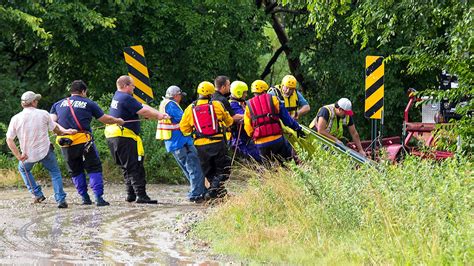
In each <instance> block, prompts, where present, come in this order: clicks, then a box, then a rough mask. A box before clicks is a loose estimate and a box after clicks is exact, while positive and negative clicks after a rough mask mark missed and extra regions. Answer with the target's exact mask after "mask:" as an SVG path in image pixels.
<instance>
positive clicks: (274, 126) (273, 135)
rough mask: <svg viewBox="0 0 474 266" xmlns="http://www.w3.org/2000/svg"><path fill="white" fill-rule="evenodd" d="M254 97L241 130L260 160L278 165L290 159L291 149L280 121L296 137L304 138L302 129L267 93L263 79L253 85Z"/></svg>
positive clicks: (266, 86)
mask: <svg viewBox="0 0 474 266" xmlns="http://www.w3.org/2000/svg"><path fill="white" fill-rule="evenodd" d="M251 88H252V92H253V93H254V94H255V96H254V97H253V98H252V99H250V100H248V101H247V106H246V107H245V115H244V127H245V131H246V132H247V134H248V135H249V136H252V137H253V139H254V140H255V144H256V145H257V148H258V149H259V151H260V154H261V156H262V157H263V158H265V159H267V160H272V159H273V158H274V157H276V159H277V160H278V161H279V162H280V163H283V162H284V161H288V160H291V159H292V158H293V154H294V153H293V148H292V147H291V145H290V144H289V143H288V141H287V140H286V139H285V137H284V136H283V130H282V127H281V125H280V119H281V121H282V122H283V124H284V125H286V126H288V127H290V128H291V129H293V130H295V131H296V133H297V135H298V137H305V134H304V132H303V129H302V128H301V126H300V125H299V124H298V122H296V121H295V120H294V119H293V118H292V117H291V116H290V114H289V113H288V111H287V110H286V109H285V108H284V105H283V103H281V102H280V101H278V99H277V97H276V96H273V95H270V94H268V93H267V90H268V84H267V83H266V82H265V81H263V80H256V81H254V82H253V83H252V86H251Z"/></svg>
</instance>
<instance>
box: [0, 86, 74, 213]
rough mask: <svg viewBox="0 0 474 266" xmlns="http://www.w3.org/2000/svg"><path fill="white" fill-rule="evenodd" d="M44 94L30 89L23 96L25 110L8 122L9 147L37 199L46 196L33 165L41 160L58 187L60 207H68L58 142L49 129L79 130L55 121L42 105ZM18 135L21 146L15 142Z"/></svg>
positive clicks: (60, 130) (55, 196)
mask: <svg viewBox="0 0 474 266" xmlns="http://www.w3.org/2000/svg"><path fill="white" fill-rule="evenodd" d="M40 99H41V95H40V94H36V93H34V92H32V91H27V92H25V93H23V95H22V96H21V107H23V111H21V112H20V113H18V114H16V115H14V116H13V117H12V119H11V121H10V124H9V125H8V130H7V134H6V137H7V138H6V142H7V145H8V148H10V150H11V152H12V153H13V155H15V157H16V158H17V159H18V170H19V171H20V174H21V177H22V178H23V181H24V182H25V185H26V187H27V189H28V191H30V193H31V194H33V196H34V199H33V202H34V203H40V202H43V201H44V200H46V197H45V196H44V194H43V192H42V191H41V186H40V185H38V184H37V183H36V181H35V178H34V176H33V174H32V173H31V169H32V168H33V166H34V165H35V164H37V163H41V164H42V165H43V167H44V168H45V169H47V170H48V172H49V175H50V176H51V181H52V185H53V190H54V199H55V200H56V202H57V203H58V208H67V207H68V204H67V202H66V193H65V192H64V189H63V178H62V176H61V170H60V169H59V166H58V161H57V160H56V155H55V154H54V146H53V145H51V142H50V140H49V134H48V132H49V131H54V132H55V133H56V134H58V135H64V134H75V133H77V131H76V130H75V129H67V130H66V129H64V128H63V127H61V126H60V125H58V124H57V123H55V122H54V121H53V120H52V119H51V117H50V116H49V113H48V112H47V111H45V110H41V109H38V108H37V107H38V102H39V100H40ZM15 138H18V142H19V144H20V150H21V154H20V150H18V147H17V145H16V143H15Z"/></svg>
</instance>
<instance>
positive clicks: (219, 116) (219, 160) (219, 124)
mask: <svg viewBox="0 0 474 266" xmlns="http://www.w3.org/2000/svg"><path fill="white" fill-rule="evenodd" d="M197 93H198V94H199V98H198V99H197V101H195V102H193V103H192V104H190V105H189V106H188V107H187V108H186V109H185V110H184V114H183V118H182V119H181V122H180V123H179V127H180V129H181V131H182V132H183V134H185V135H187V134H191V133H193V134H194V138H195V139H194V145H195V146H196V149H197V151H198V154H199V159H200V161H201V168H202V171H203V173H204V176H205V177H206V178H207V180H208V181H209V184H210V187H209V194H208V195H209V196H210V197H211V198H216V197H224V196H225V195H227V190H226V189H225V186H224V182H225V181H226V180H227V179H229V175H230V164H231V160H230V158H229V157H228V156H227V144H226V142H225V138H224V133H225V132H224V129H223V126H225V127H230V126H231V125H232V123H233V121H234V120H233V119H232V116H230V114H229V113H228V112H227V111H226V110H225V109H224V106H223V105H222V103H221V102H219V101H213V100H211V95H212V94H213V93H214V85H212V83H210V82H208V81H203V82H201V83H200V84H199V85H198V88H197Z"/></svg>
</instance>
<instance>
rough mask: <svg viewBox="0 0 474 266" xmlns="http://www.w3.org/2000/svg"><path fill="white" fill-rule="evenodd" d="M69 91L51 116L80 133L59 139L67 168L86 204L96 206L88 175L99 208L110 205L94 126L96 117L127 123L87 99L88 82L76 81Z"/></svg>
mask: <svg viewBox="0 0 474 266" xmlns="http://www.w3.org/2000/svg"><path fill="white" fill-rule="evenodd" d="M69 91H70V93H71V96H70V97H67V98H65V99H62V100H60V101H58V102H56V103H55V104H53V106H52V107H51V111H50V115H51V118H52V119H53V120H54V121H57V123H58V124H59V125H61V126H62V127H67V128H73V129H77V130H78V133H77V134H74V135H69V136H68V137H66V138H65V137H59V138H58V139H57V140H58V144H60V146H61V152H62V154H63V156H64V159H65V160H66V162H67V168H68V171H69V173H70V174H71V176H72V180H73V182H74V185H75V186H76V189H77V192H78V193H79V195H81V197H82V204H84V205H90V204H92V201H91V199H90V197H89V194H88V193H87V181H86V174H85V172H87V174H88V175H89V185H90V187H91V189H92V191H93V192H94V195H95V198H96V205H97V206H107V205H110V204H109V203H108V202H107V201H105V200H104V199H103V197H102V195H103V194H104V182H103V178H102V163H101V161H100V158H99V153H98V151H97V149H96V147H95V144H94V140H93V136H92V129H91V125H90V123H91V121H92V118H93V117H94V118H96V119H97V120H99V121H100V122H102V123H104V124H113V123H116V124H120V125H122V124H123V123H124V121H123V120H122V119H120V118H115V117H112V116H110V115H107V114H104V111H102V109H101V108H100V107H99V105H98V104H97V103H95V102H94V101H92V100H90V99H89V98H87V85H86V84H85V83H84V81H82V80H75V81H73V82H72V84H71V87H70V89H69ZM65 142H66V143H65Z"/></svg>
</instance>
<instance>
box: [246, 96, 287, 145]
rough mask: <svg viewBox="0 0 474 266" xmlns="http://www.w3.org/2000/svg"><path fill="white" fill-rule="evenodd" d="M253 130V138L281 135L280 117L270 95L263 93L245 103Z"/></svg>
mask: <svg viewBox="0 0 474 266" xmlns="http://www.w3.org/2000/svg"><path fill="white" fill-rule="evenodd" d="M247 106H248V107H249V111H250V119H252V127H253V128H254V132H253V138H254V139H259V138H263V137H268V136H274V135H281V134H282V133H283V132H282V129H281V125H280V117H279V116H278V113H277V111H276V108H275V105H274V104H273V99H272V95H270V94H267V93H264V94H261V95H258V96H255V97H253V98H252V99H250V100H249V101H248V103H247Z"/></svg>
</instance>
